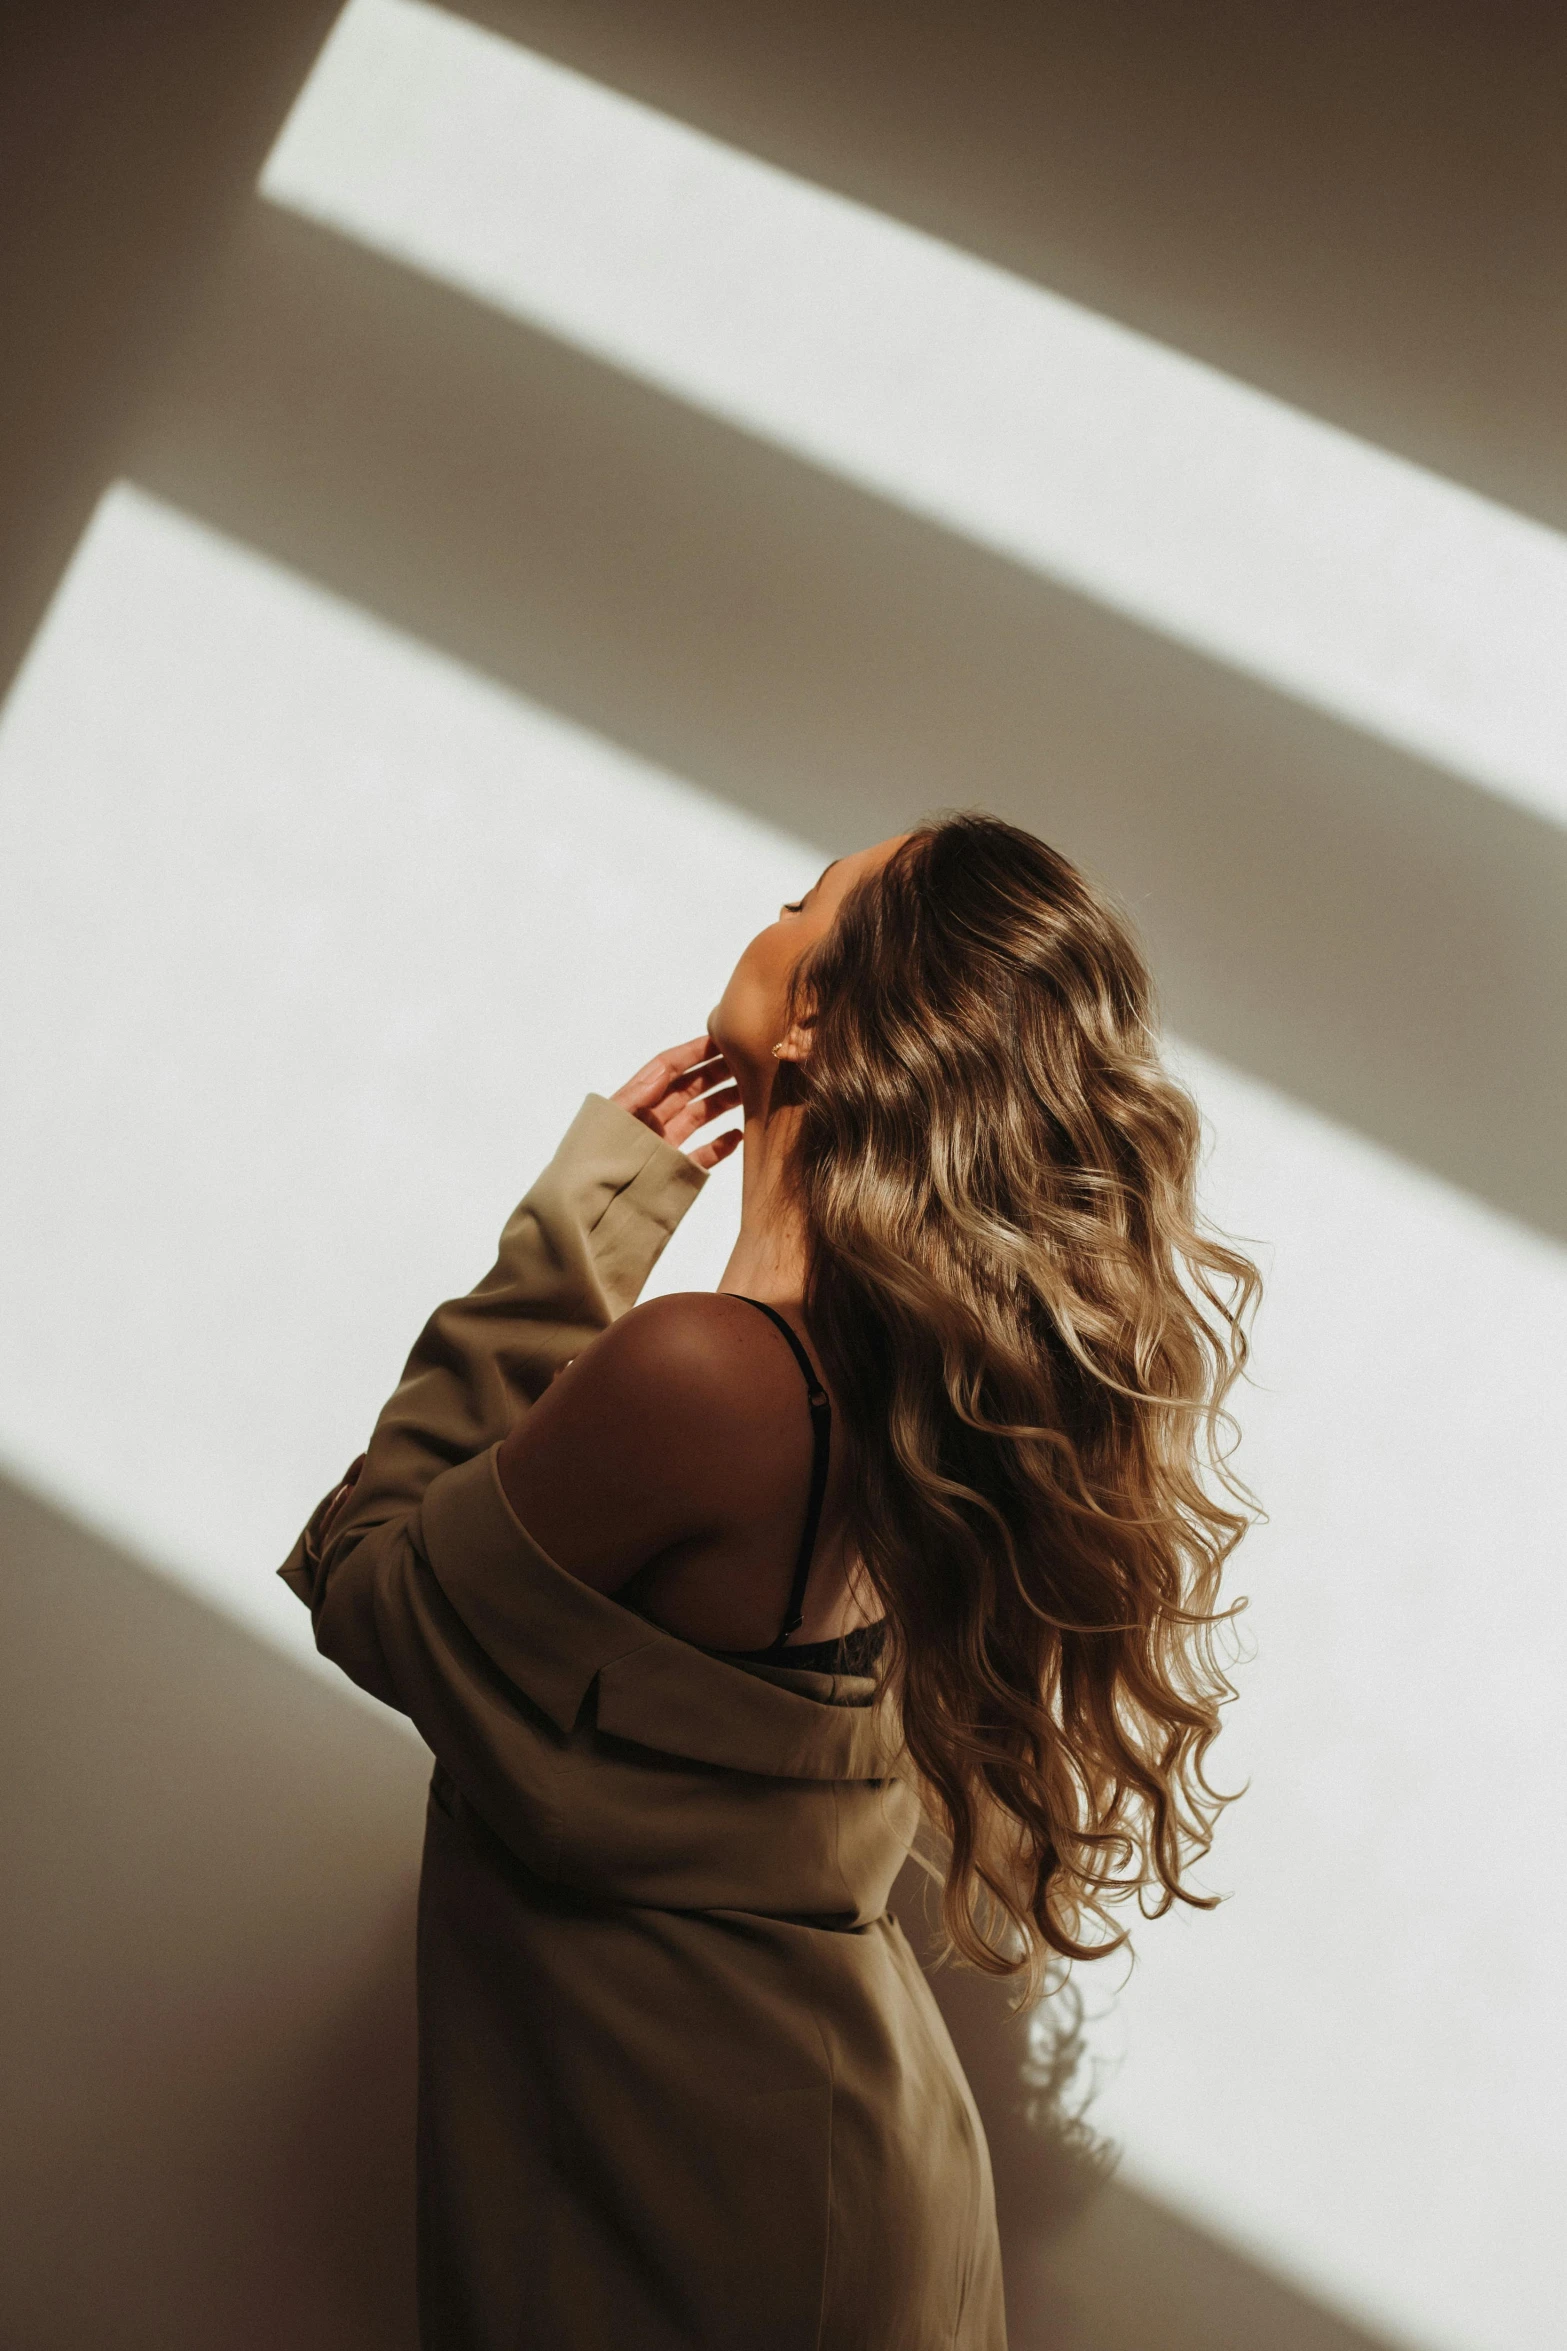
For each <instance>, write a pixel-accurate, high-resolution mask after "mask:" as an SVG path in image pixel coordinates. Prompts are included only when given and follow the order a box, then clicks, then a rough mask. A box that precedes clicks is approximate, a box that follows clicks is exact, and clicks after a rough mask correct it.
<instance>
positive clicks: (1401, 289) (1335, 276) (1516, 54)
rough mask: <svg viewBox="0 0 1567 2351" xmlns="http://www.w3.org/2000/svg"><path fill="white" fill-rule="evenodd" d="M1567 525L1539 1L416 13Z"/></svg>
mask: <svg viewBox="0 0 1567 2351" xmlns="http://www.w3.org/2000/svg"><path fill="white" fill-rule="evenodd" d="M446 5H447V6H449V7H451V8H452V9H453V11H454V13H457V14H460V15H463V16H469V17H473V18H476V19H477V20H478V21H479V22H481V23H483V24H486V25H488V26H490V27H492V28H493V29H494V30H496V31H498V32H500V33H502V34H504V35H506V36H508V37H509V38H511V39H514V40H517V41H521V42H526V43H527V44H528V45H529V46H530V47H533V48H535V49H538V50H542V51H543V52H544V53H545V54H546V55H548V56H551V57H554V58H557V59H559V60H560V62H562V63H563V64H566V65H571V66H575V67H576V68H577V69H578V70H579V71H580V72H582V73H585V74H588V75H590V76H591V77H592V78H593V79H594V80H596V81H602V82H607V83H609V84H610V85H611V86H613V87H615V88H617V89H620V90H623V91H625V92H626V93H627V94H628V95H630V96H632V97H635V98H640V99H642V100H643V101H645V102H646V103H647V104H650V105H652V106H655V107H658V108H660V109H662V110H663V111H664V112H666V113H670V114H674V115H677V116H679V117H680V118H682V119H683V120H685V121H687V122H691V123H694V124H696V125H697V126H698V127H699V128H701V129H703V130H706V131H709V132H711V133H713V134H714V135H715V136H716V137H718V138H720V139H724V140H727V141H728V142H729V143H730V144H731V145H733V146H737V147H741V148H744V149H745V150H746V151H747V152H748V153H751V154H755V155H761V156H765V157H767V158H768V159H769V160H770V161H772V162H775V163H778V164H780V165H782V166H783V167H784V168H785V169H786V170H791V171H794V172H796V173H798V174H800V175H802V176H803V177H805V178H807V179H812V180H816V181H819V182H820V183H821V184H822V185H824V186H826V187H830V188H835V189H838V190H840V191H841V192H842V193H844V194H846V195H849V196H853V197H857V198H858V199H859V200H860V201H861V202H863V203H866V204H869V205H871V206H872V207H874V208H875V209H876V210H877V211H880V212H888V213H891V214H892V215H893V216H894V217H895V218H897V219H900V220H906V221H910V222H912V223H914V224H915V225H916V226H917V227H920V228H924V229H927V230H930V231H931V232H932V233H934V234H935V235H937V236H941V237H945V238H947V239H949V240H950V241H951V242H952V243H954V244H957V245H961V246H964V247H966V248H967V249H968V250H970V251H971V252H975V253H981V254H983V255H984V256H985V257H986V258H987V259H988V260H991V261H995V262H999V263H1000V264H1001V265H1002V266H1003V267H1005V268H1007V269H1011V270H1014V271H1016V272H1018V274H1019V275H1021V276H1023V277H1026V278H1032V279H1033V280H1034V281H1035V282H1036V283H1037V284H1040V285H1045V286H1048V287H1050V288H1051V289H1052V290H1053V291H1054V292H1055V293H1058V294H1065V295H1068V296H1070V297H1072V298H1073V299H1075V300H1077V301H1079V302H1083V303H1086V304H1087V305H1088V307H1089V308H1090V309H1092V310H1099V311H1103V312H1104V313H1105V314H1106V315H1107V316H1109V317H1112V318H1115V319H1118V320H1120V321H1121V323H1122V324H1124V325H1126V326H1132V327H1137V328H1140V329H1141V330H1142V331H1143V332H1144V333H1145V334H1150V335H1153V336H1156V337H1157V338H1158V339H1159V340H1160V341H1162V342H1166V343H1171V344H1174V345H1175V346H1176V347H1177V348H1178V349H1180V350H1183V351H1189V352H1192V353H1193V354H1195V355H1196V356H1197V357H1198V358H1200V359H1205V360H1207V361H1209V362H1210V363H1211V364H1212V365H1214V366H1215V367H1219V368H1222V369H1223V370H1224V371H1225V373H1226V374H1229V375H1235V376H1240V377H1242V378H1243V379H1244V380H1245V381H1247V382H1249V383H1253V384H1258V385H1261V386H1262V387H1263V388H1264V389H1265V390H1267V391H1270V392H1274V393H1276V394H1278V395H1279V396H1280V397H1281V398H1283V399H1285V400H1289V401H1292V402H1294V403H1295V404H1296V405H1297V406H1300V407H1303V408H1306V409H1309V410H1310V411H1311V412H1312V413H1313V414H1314V415H1318V416H1323V417H1328V418H1331V419H1332V420H1333V422H1334V423H1336V424H1341V425H1344V426H1346V427H1347V428H1348V429H1349V430H1350V431H1351V432H1355V433H1359V434H1360V435H1361V436H1362V437H1363V438H1365V439H1368V440H1372V441H1375V442H1378V443H1380V444H1381V445H1382V446H1383V447H1386V448H1389V449H1397V450H1399V451H1401V452H1402V454H1403V455H1405V456H1407V457H1412V458H1415V459H1417V460H1418V461H1419V462H1421V463H1423V464H1426V465H1430V466H1433V467H1435V468H1436V470H1437V471H1438V472H1439V473H1447V474H1451V475H1452V476H1454V478H1456V479H1457V480H1459V481H1462V482H1467V483H1468V484H1470V486H1471V487H1473V488H1475V489H1480V490H1485V491H1487V492H1489V494H1490V495H1491V496H1492V497H1495V498H1500V499H1503V500H1504V501H1506V502H1507V503H1509V504H1511V505H1515V506H1519V507H1521V508H1523V509H1524V510H1525V511H1526V512H1528V513H1533V514H1538V515H1540V516H1541V517H1543V518H1544V519H1546V520H1548V521H1553V522H1555V523H1557V524H1558V525H1567V434H1564V432H1563V387H1564V384H1567V304H1564V303H1563V301H1562V298H1561V286H1562V280H1563V275H1564V271H1567V142H1564V141H1563V139H1562V136H1561V102H1562V91H1563V88H1564V85H1567V15H1564V14H1563V12H1562V10H1561V9H1559V8H1554V7H1551V6H1547V5H1542V4H1541V0H1499V4H1498V0H1493V5H1490V6H1476V5H1475V0H1425V4H1424V5H1423V6H1422V7H1420V8H1419V9H1410V8H1407V7H1403V6H1398V5H1392V6H1390V5H1387V4H1386V0H1312V5H1311V6H1310V7H1309V8H1284V7H1272V8H1269V7H1258V6H1257V4H1256V0H1204V5H1203V6H1202V7H1201V8H1191V7H1171V6H1169V5H1167V4H1166V0H1120V5H1118V6H1117V7H1114V8H1107V7H1105V6H1104V5H1103V0H985V5H984V6H983V7H978V8H976V7H975V6H974V5H973V4H972V0H794V4H793V6H791V8H790V9H789V12H788V18H787V36H786V37H785V36H784V33H783V24H784V20H783V19H782V18H781V16H780V13H779V10H778V8H777V6H776V5H775V4H774V0H726V4H725V5H724V6H723V7H721V8H719V7H715V6H714V5H713V0H637V4H636V5H635V6H628V5H627V0H446Z"/></svg>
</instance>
